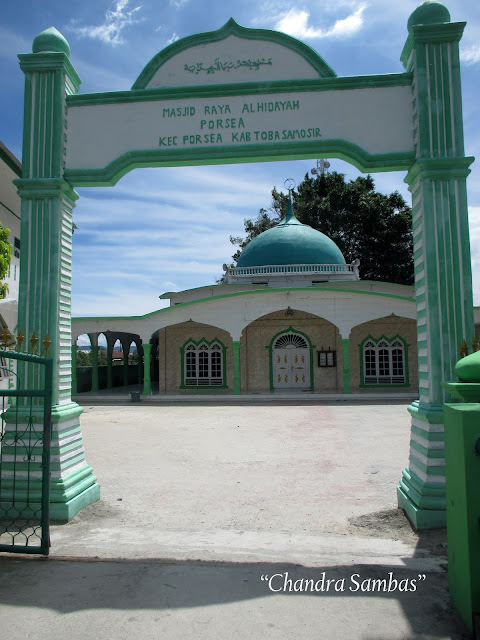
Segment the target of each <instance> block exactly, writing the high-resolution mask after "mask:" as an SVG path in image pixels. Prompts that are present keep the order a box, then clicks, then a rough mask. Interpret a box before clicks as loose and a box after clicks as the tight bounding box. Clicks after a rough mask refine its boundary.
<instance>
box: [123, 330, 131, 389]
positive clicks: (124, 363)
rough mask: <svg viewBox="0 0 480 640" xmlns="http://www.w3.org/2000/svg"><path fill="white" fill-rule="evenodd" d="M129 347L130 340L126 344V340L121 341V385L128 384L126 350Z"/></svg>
mask: <svg viewBox="0 0 480 640" xmlns="http://www.w3.org/2000/svg"><path fill="white" fill-rule="evenodd" d="M129 349H130V342H129V343H128V345H127V344H126V341H125V340H123V342H122V350H123V386H124V387H126V386H127V385H128V350H129Z"/></svg>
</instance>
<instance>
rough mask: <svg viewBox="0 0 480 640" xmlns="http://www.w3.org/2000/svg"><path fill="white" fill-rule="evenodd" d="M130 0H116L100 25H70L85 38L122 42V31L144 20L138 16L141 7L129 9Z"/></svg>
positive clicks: (112, 42)
mask: <svg viewBox="0 0 480 640" xmlns="http://www.w3.org/2000/svg"><path fill="white" fill-rule="evenodd" d="M129 3H130V0H116V2H115V3H114V7H113V9H109V10H108V11H107V12H106V13H105V21H104V23H103V24H101V25H98V26H93V25H90V26H86V27H75V26H73V25H72V26H70V30H71V31H73V32H74V33H76V34H77V35H78V36H80V37H83V38H91V39H92V40H100V41H101V42H105V43H107V44H113V45H117V44H122V43H123V38H122V31H123V30H124V29H125V28H126V27H128V26H130V25H132V24H137V23H139V22H142V18H138V17H137V13H138V11H140V9H141V7H135V8H134V9H130V10H129V9H128V5H129Z"/></svg>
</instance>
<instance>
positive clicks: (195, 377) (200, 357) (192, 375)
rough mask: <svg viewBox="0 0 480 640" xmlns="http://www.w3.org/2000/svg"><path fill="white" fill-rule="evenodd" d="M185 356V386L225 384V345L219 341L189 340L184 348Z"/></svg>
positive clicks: (217, 385)
mask: <svg viewBox="0 0 480 640" xmlns="http://www.w3.org/2000/svg"><path fill="white" fill-rule="evenodd" d="M184 358H185V367H184V372H185V380H184V384H185V386H187V387H200V386H209V387H221V386H223V375H224V372H223V346H222V345H221V344H220V343H219V342H217V341H214V342H212V343H211V344H208V343H207V342H200V343H199V344H195V343H194V342H193V341H192V342H189V343H188V344H187V345H186V346H185V348H184Z"/></svg>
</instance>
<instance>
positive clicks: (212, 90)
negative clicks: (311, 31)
mask: <svg viewBox="0 0 480 640" xmlns="http://www.w3.org/2000/svg"><path fill="white" fill-rule="evenodd" d="M411 84H412V75H411V74H410V73H391V74H385V75H367V76H345V77H340V78H338V77H335V78H318V79H311V80H290V81H288V82H286V81H284V80H272V81H269V82H241V83H236V84H218V85H214V86H209V85H198V86H188V87H167V88H155V89H142V90H138V91H137V90H134V89H132V90H131V91H128V90H127V91H106V92H98V93H80V94H72V95H69V96H67V98H66V100H67V106H68V108H69V109H70V108H75V107H84V106H89V105H98V104H101V105H105V104H121V103H125V102H151V101H159V102H160V101H163V100H177V99H178V100H188V99H193V98H219V97H221V98H230V97H235V96H245V97H247V96H255V95H274V94H276V93H282V94H283V93H296V92H299V93H305V92H307V91H314V92H319V91H333V90H335V91H348V90H353V89H371V88H378V89H382V88H386V87H404V86H410V85H411Z"/></svg>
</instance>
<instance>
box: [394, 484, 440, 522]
mask: <svg viewBox="0 0 480 640" xmlns="http://www.w3.org/2000/svg"><path fill="white" fill-rule="evenodd" d="M397 503H398V507H399V509H403V510H404V511H405V515H406V516H407V518H408V519H409V520H410V522H411V523H412V525H413V527H414V528H415V529H417V530H422V529H444V528H445V527H446V526H447V515H446V511H445V509H421V508H420V507H418V506H417V505H416V504H415V503H414V502H413V501H412V500H410V498H409V497H408V495H407V494H406V493H405V491H404V489H403V487H401V486H399V487H397Z"/></svg>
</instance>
